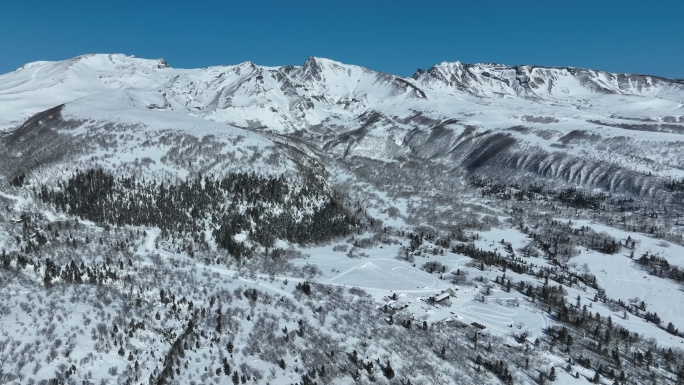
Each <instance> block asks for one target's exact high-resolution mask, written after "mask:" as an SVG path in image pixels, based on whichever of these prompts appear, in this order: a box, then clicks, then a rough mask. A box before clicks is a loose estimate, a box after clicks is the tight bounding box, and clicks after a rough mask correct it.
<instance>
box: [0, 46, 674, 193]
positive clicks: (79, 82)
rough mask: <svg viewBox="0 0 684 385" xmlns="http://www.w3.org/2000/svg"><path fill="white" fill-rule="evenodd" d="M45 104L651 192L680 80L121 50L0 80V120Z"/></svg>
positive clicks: (95, 117) (84, 116)
mask: <svg viewBox="0 0 684 385" xmlns="http://www.w3.org/2000/svg"><path fill="white" fill-rule="evenodd" d="M57 105H64V107H63V108H62V110H61V112H62V114H63V115H64V116H66V117H67V118H69V119H73V120H78V121H90V122H94V121H100V122H106V121H120V122H121V121H127V122H128V123H129V124H133V125H135V124H138V123H142V122H144V121H151V122H165V121H166V122H168V121H179V122H180V121H187V122H197V123H196V124H198V125H204V124H205V122H206V121H207V120H208V121H212V122H216V123H219V124H225V125H228V126H232V127H241V128H245V129H249V130H251V133H250V134H249V135H270V138H271V140H275V138H276V137H281V136H283V135H286V136H292V135H295V136H296V137H297V138H298V139H300V140H302V141H303V142H304V143H306V147H307V148H308V150H307V151H308V152H309V153H310V152H311V151H314V150H324V151H326V152H328V153H336V154H340V155H343V156H345V157H349V156H364V157H369V158H374V159H378V160H391V159H395V158H397V157H402V156H415V157H418V158H430V159H442V161H445V162H449V163H451V164H454V165H458V166H462V167H464V168H465V169H467V170H468V171H470V172H484V173H501V170H507V171H505V172H504V174H506V175H508V176H510V178H529V177H534V178H542V179H543V178H553V179H558V180H560V181H562V182H567V183H570V184H578V185H582V186H586V187H601V188H605V189H608V190H620V189H622V190H626V191H629V192H630V193H654V192H655V190H654V189H655V188H656V186H657V182H656V181H655V179H653V178H650V177H649V175H650V176H651V177H652V176H654V175H655V176H663V177H680V176H683V175H684V172H683V171H682V169H683V168H684V163H683V159H682V158H681V157H680V155H679V153H678V151H676V150H677V149H678V148H679V146H680V145H681V143H680V142H681V139H682V136H681V135H682V133H684V82H682V81H678V80H670V79H664V78H660V77H655V76H645V75H628V74H613V73H608V72H603V71H594V70H588V69H580V68H547V67H535V66H517V67H509V66H504V65H499V64H461V63H459V62H456V63H441V64H438V65H435V66H434V67H432V68H430V69H429V70H427V71H418V72H417V73H416V74H415V75H414V76H413V77H412V78H402V77H399V76H394V75H391V74H387V73H380V72H374V71H371V70H369V69H366V68H362V67H358V66H354V65H346V64H342V63H338V62H335V61H332V60H328V59H322V58H315V57H312V58H309V59H308V60H307V61H306V62H305V63H304V64H303V65H302V66H283V67H264V66H258V65H255V64H253V63H250V62H245V63H241V64H238V65H235V66H222V67H209V68H202V69H175V68H172V67H170V66H169V65H168V63H166V62H165V61H164V60H162V59H159V60H147V59H139V58H135V57H129V56H124V55H86V56H80V57H76V58H74V59H71V60H67V61H63V62H35V63H30V64H27V65H25V66H23V67H21V68H19V69H18V70H16V71H14V72H12V73H8V74H5V75H2V76H0V127H2V128H3V129H5V130H7V129H11V128H13V127H17V126H19V125H21V124H22V122H23V121H24V120H26V119H28V118H29V117H30V116H31V115H32V114H35V113H39V112H41V111H44V110H47V109H49V108H52V107H55V106H57ZM143 116H144V117H143ZM193 119H194V120H193ZM165 124H167V123H165ZM188 124H190V125H192V124H193V123H188ZM152 125H153V124H152ZM148 126H149V124H148ZM219 131H220V130H219ZM255 132H258V134H255ZM245 133H246V131H245ZM245 135H247V134H245ZM281 142H282V141H281ZM285 142H289V143H294V142H295V141H294V140H293V139H292V138H290V139H287V140H285ZM300 149H301V146H300ZM511 171H513V172H512V173H511Z"/></svg>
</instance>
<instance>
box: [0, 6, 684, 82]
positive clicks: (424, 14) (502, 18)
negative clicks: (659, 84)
mask: <svg viewBox="0 0 684 385" xmlns="http://www.w3.org/2000/svg"><path fill="white" fill-rule="evenodd" d="M683 18H684V1H681V0H679V1H677V0H669V1H663V0H654V1H643V0H642V1H632V0H623V1H611V0H593V1H585V0H574V1H556V0H544V1H498V0H492V1H486V2H485V1H476V0H469V1H457V0H452V1H438V0H431V1H403V0H395V1H385V0H364V1H357V0H344V1H341V0H337V1H329V0H320V1H297V0H291V1H286V0H280V1H265V0H264V1H259V0H252V1H249V0H243V1H240V2H234V1H230V0H222V1H205V0H194V1H174V0H167V1H163V2H162V1H155V0H149V1H148V0H137V1H129V0H119V1H106V0H105V1H96V0H88V1H82V0H73V1H72V0H61V1H54V0H43V1H35V0H34V1H32V0H22V1H19V0H16V1H11V0H7V1H2V4H1V5H0V36H2V37H1V38H0V73H5V72H9V71H13V70H14V69H16V68H17V67H19V66H21V65H22V64H24V63H27V62H31V61H35V60H63V59H68V58H71V57H74V56H77V55H81V54H85V53H125V54H129V55H136V56H138V57H145V58H159V57H163V58H165V59H167V61H168V62H169V64H170V65H171V66H173V67H178V68H194V67H206V66H210V65H220V64H226V65H228V64H237V63H240V62H243V61H246V60H250V61H252V62H255V63H257V64H262V65H285V64H294V65H299V64H302V63H303V62H304V61H305V60H306V59H307V58H308V57H309V56H321V57H327V58H330V59H334V60H338V61H341V62H344V63H349V64H357V65H361V66H365V67H369V68H371V69H374V70H380V71H385V72H390V73H394V74H397V75H402V76H409V75H411V74H412V73H413V72H414V71H415V69H416V68H419V67H420V68H428V67H430V66H431V65H433V64H436V63H439V62H442V61H456V60H459V61H461V62H464V63H475V62H497V63H504V64H509V65H515V64H536V65H547V66H576V67H589V68H595V69H603V70H608V71H613V72H629V73H643V74H652V75H659V76H665V77H672V78H684V21H683Z"/></svg>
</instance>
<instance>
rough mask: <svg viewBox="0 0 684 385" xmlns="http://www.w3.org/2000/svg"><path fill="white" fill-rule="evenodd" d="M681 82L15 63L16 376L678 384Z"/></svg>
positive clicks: (6, 144) (481, 71) (6, 135)
mask: <svg viewBox="0 0 684 385" xmlns="http://www.w3.org/2000/svg"><path fill="white" fill-rule="evenodd" d="M683 135H684V83H683V82H682V81H681V80H671V79H665V78H660V77H657V76H647V75H630V74H613V73H607V72H602V71H594V70H590V69H581V68H570V67H567V68H548V67H538V66H514V67H510V66H505V65H499V64H489V63H480V64H462V63H459V62H455V63H440V64H437V65H435V66H433V67H431V68H429V69H427V70H419V71H417V72H416V74H415V75H414V76H413V77H410V78H404V77H399V76H395V75H392V74H387V73H379V72H374V71H372V70H369V69H366V68H362V67H359V66H354V65H348V64H343V63H339V62H335V61H332V60H329V59H323V58H316V57H311V58H309V59H308V60H307V61H306V62H305V63H304V64H303V65H301V66H291V65H288V66H282V67H264V66H259V65H256V64H253V63H250V62H246V63H241V64H238V65H235V66H221V67H208V68H201V69H177V68H173V67H172V66H171V65H170V64H169V63H167V62H166V61H164V60H163V59H159V60H148V59H140V58H135V57H129V56H125V55H118V54H117V55H101V54H98V55H85V56H80V57H76V58H73V59H71V60H67V61H62V62H35V63H29V64H26V65H24V66H22V67H21V68H19V69H17V70H16V71H14V72H11V73H8V74H4V75H0V253H1V254H0V298H2V300H1V301H0V330H1V335H0V357H2V358H3V359H2V360H0V383H11V384H15V383H16V384H27V383H28V384H39V383H66V384H71V383H73V384H81V383H92V384H96V383H120V384H142V383H145V384H192V383H195V384H200V383H202V384H204V383H216V384H230V383H232V384H239V383H243V384H267V383H268V384H293V383H299V384H314V383H318V384H349V383H370V382H374V383H378V384H408V383H411V384H498V383H504V384H538V383H545V382H549V381H554V380H555V381H557V383H562V384H565V383H584V382H585V381H587V380H589V381H593V382H599V383H605V384H613V383H616V382H617V383H619V384H644V383H658V384H682V383H684V366H682V362H684V351H683V350H682V347H683V345H682V344H683V343H684V323H682V321H681V320H682V319H684V307H683V306H680V305H681V304H682V303H684V291H683V290H682V283H683V282H684V259H683V257H682V256H683V255H684V237H683V230H684V229H683V228H682V224H683V223H684V222H683V219H682V216H684V210H683V208H684V207H683V206H682V202H683V201H682V198H683V195H682V192H683V191H684V158H682V154H681V148H682V145H684V141H682V138H684V136H683Z"/></svg>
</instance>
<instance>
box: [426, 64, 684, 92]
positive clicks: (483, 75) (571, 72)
mask: <svg viewBox="0 0 684 385" xmlns="http://www.w3.org/2000/svg"><path fill="white" fill-rule="evenodd" d="M413 78H414V79H415V80H416V83H417V85H418V86H420V87H423V88H425V89H426V90H430V91H435V92H462V93H468V94H471V95H476V96H494V95H499V96H504V95H506V96H518V97H532V98H539V97H541V98H543V97H581V96H588V95H595V94H620V95H640V96H650V97H654V96H668V95H670V96H674V97H678V98H679V99H678V100H681V98H682V96H681V94H682V93H683V92H684V82H682V81H676V80H670V79H664V78H660V77H656V76H646V75H630V74H614V73H610V72H605V71H596V70H590V69H583V68H571V67H564V68H552V67H538V66H514V67H510V66H505V65H501V64H462V63H460V62H454V63H447V62H444V63H441V64H438V65H435V66H433V67H431V68H430V69H429V70H427V71H422V70H421V71H418V72H416V74H414V76H413Z"/></svg>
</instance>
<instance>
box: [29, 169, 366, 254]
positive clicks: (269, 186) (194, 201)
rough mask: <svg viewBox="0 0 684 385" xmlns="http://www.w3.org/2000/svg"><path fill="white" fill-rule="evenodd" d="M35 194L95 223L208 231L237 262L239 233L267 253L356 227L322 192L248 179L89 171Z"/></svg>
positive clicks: (242, 248)
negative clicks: (158, 178) (172, 179)
mask: <svg viewBox="0 0 684 385" xmlns="http://www.w3.org/2000/svg"><path fill="white" fill-rule="evenodd" d="M37 194H38V195H39V198H40V199H41V200H42V201H43V202H49V203H52V204H54V205H55V206H56V208H57V209H58V210H60V211H63V212H67V213H70V214H73V215H77V216H79V217H82V218H84V219H88V220H91V221H93V222H96V223H99V224H109V225H115V226H123V225H142V226H156V227H159V228H160V229H162V231H165V232H172V233H181V234H187V235H192V236H193V237H195V238H196V239H197V240H198V241H202V242H203V241H206V240H205V230H206V229H211V231H212V234H213V236H214V240H215V241H216V243H217V245H218V246H220V247H222V248H225V249H227V250H228V251H229V252H230V253H231V254H233V255H234V256H236V257H238V258H239V257H242V256H245V255H246V254H248V248H247V246H246V245H245V244H244V243H243V242H240V241H237V240H236V239H235V236H236V235H238V234H240V233H246V234H247V235H248V237H247V239H248V240H249V241H250V243H252V244H258V245H261V246H264V247H271V246H273V244H274V242H275V241H276V240H278V239H283V240H287V241H290V242H294V243H299V244H309V243H315V242H321V241H326V240H329V239H331V238H333V237H338V236H343V235H347V234H349V233H350V232H351V231H352V230H353V229H354V228H355V227H356V226H358V224H359V222H358V220H356V219H355V218H354V217H353V216H352V215H350V213H349V212H348V211H347V210H346V209H345V208H344V207H343V205H342V202H341V199H340V198H339V197H338V196H335V195H334V194H330V193H328V192H327V191H324V190H323V189H322V188H317V187H312V186H305V185H299V184H296V183H294V182H292V181H289V180H287V179H285V178H284V177H264V176H259V175H256V174H246V173H233V174H229V175H228V176H226V177H225V178H222V179H214V178H211V177H207V176H205V177H201V176H200V177H199V178H197V179H194V180H187V181H185V182H182V183H178V184H168V183H163V182H161V183H157V182H155V181H145V180H136V179H135V178H133V177H126V178H124V177H122V178H115V177H114V175H112V174H110V173H108V172H107V171H105V170H103V169H91V170H86V171H79V172H78V173H76V174H75V175H73V177H71V178H70V179H69V180H68V181H65V182H63V183H59V186H58V187H57V188H54V189H51V188H48V187H47V186H42V187H41V188H40V191H37Z"/></svg>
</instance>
